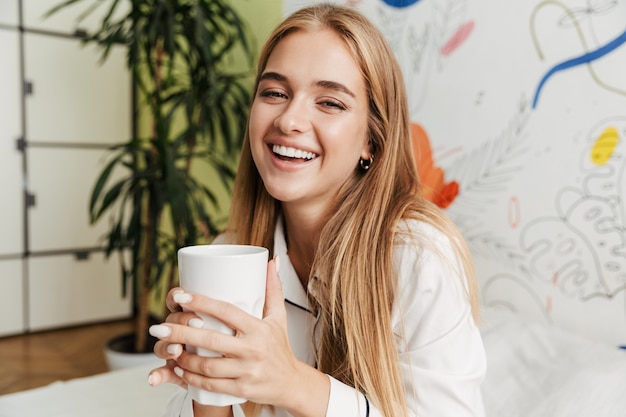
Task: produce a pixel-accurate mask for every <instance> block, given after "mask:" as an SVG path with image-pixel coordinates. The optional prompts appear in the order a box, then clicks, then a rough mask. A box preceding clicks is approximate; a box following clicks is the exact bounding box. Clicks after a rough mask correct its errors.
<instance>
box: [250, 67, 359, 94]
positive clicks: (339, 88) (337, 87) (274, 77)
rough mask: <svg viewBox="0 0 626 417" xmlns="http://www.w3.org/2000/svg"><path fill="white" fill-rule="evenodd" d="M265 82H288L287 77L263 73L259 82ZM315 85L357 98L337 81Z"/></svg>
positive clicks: (273, 73) (316, 83) (321, 82)
mask: <svg viewBox="0 0 626 417" xmlns="http://www.w3.org/2000/svg"><path fill="white" fill-rule="evenodd" d="M264 80H274V81H282V82H284V81H287V77H285V76H284V75H282V74H279V73H277V72H265V73H263V75H261V78H260V79H259V81H264ZM313 85H315V86H318V87H321V88H325V89H329V90H336V91H341V92H343V93H346V94H348V95H349V96H351V97H356V95H355V94H354V93H353V92H352V90H350V89H349V88H348V87H346V86H345V85H343V84H341V83H338V82H336V81H329V80H320V81H315V82H314V83H313Z"/></svg>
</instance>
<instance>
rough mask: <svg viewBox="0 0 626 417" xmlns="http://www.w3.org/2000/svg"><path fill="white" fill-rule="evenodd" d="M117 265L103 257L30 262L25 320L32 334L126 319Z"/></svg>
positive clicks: (32, 259)
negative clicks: (60, 326) (99, 321)
mask: <svg viewBox="0 0 626 417" xmlns="http://www.w3.org/2000/svg"><path fill="white" fill-rule="evenodd" d="M118 267H119V263H118V262H116V261H115V260H114V259H111V260H109V261H105V260H104V259H103V255H102V253H92V254H91V255H90V256H89V258H88V259H84V260H81V259H78V258H77V257H76V256H74V255H70V254H68V255H59V256H45V257H39V256H32V257H30V258H29V265H28V269H29V274H30V277H31V279H30V282H29V287H28V299H29V309H28V318H29V326H30V329H31V330H44V329H49V328H52V327H59V325H60V324H63V325H71V324H80V323H85V322H90V321H98V320H103V319H114V318H121V317H127V316H128V312H129V309H130V298H129V297H126V298H123V297H122V286H121V283H122V279H121V278H120V274H119V270H118Z"/></svg>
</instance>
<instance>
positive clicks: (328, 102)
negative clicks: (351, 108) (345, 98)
mask: <svg viewBox="0 0 626 417" xmlns="http://www.w3.org/2000/svg"><path fill="white" fill-rule="evenodd" d="M318 104H320V105H321V106H323V107H328V108H329V109H330V110H347V109H348V108H347V107H346V106H345V105H344V104H343V103H342V102H340V101H338V100H334V99H324V100H320V101H319V102H318Z"/></svg>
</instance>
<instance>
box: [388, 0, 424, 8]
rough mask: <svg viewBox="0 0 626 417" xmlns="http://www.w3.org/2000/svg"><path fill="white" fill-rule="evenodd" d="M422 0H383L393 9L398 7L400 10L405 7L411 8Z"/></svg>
mask: <svg viewBox="0 0 626 417" xmlns="http://www.w3.org/2000/svg"><path fill="white" fill-rule="evenodd" d="M419 1H420V0H383V3H385V4H388V5H389V6H391V7H397V8H399V9H401V8H403V7H409V6H412V5H414V4H415V3H417V2H419Z"/></svg>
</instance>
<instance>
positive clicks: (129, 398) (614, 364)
mask: <svg viewBox="0 0 626 417" xmlns="http://www.w3.org/2000/svg"><path fill="white" fill-rule="evenodd" d="M481 328H482V333H483V338H484V343H485V349H486V352H487V359H488V363H489V366H488V371H487V375H486V378H485V382H484V385H483V395H484V400H485V408H486V412H487V416H489V417H518V416H519V417H572V416H577V417H578V416H585V417H587V416H589V417H598V416H599V417H626V350H622V349H619V348H617V347H611V346H607V345H605V344H600V343H596V342H593V341H591V340H588V339H584V338H582V337H580V336H577V335H575V334H572V333H568V332H566V331H563V330H560V329H559V328H556V327H554V326H552V325H549V324H546V323H540V322H532V321H530V320H528V319H525V318H522V316H520V315H516V314H514V313H510V312H506V311H501V310H496V309H487V310H486V311H484V315H483V322H482V324H481ZM150 369H151V366H141V367H136V368H131V369H125V370H119V371H114V372H108V373H104V374H100V375H96V376H92V377H88V378H80V379H74V380H71V381H68V382H56V383H54V384H51V385H49V386H46V387H42V388H37V389H33V390H29V391H24V392H19V393H15V394H10V395H5V396H0V417H35V416H37V417H38V416H46V417H61V416H62V417H79V416H80V417H83V416H90V417H105V416H106V417H109V416H116V417H121V416H133V417H142V416H145V417H148V416H150V417H154V416H159V415H160V410H161V409H162V408H163V406H164V405H165V403H166V402H167V401H168V399H169V398H170V397H171V395H173V393H174V392H175V391H176V390H177V389H178V388H177V387H174V386H162V387H157V388H152V387H150V386H149V385H148V383H147V375H148V371H149V370H150Z"/></svg>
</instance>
